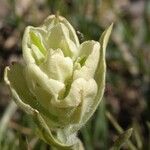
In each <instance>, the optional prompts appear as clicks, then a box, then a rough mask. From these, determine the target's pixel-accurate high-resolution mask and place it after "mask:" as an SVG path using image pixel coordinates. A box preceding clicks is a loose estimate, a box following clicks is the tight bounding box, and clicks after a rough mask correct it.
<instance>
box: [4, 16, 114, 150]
mask: <svg viewBox="0 0 150 150" xmlns="http://www.w3.org/2000/svg"><path fill="white" fill-rule="evenodd" d="M111 30H112V25H111V26H110V27H109V28H108V29H107V30H106V31H105V32H104V33H103V34H102V36H101V38H100V40H99V42H97V41H93V40H91V41H85V42H83V43H81V44H80V43H79V39H78V37H77V35H76V32H75V30H74V28H73V27H72V25H71V24H70V23H69V22H68V21H67V20H66V19H65V18H63V17H61V16H55V15H51V16H49V17H48V18H47V19H46V20H45V21H44V23H43V24H42V25H41V26H40V27H32V26H28V27H27V28H26V30H25V33H24V36H23V41H22V49H23V58H24V63H23V64H19V63H15V64H13V65H11V66H10V67H6V69H5V77H4V78H5V82H6V83H7V84H8V85H9V87H10V90H11V92H12V96H13V99H14V100H15V102H16V104H17V105H18V106H19V107H20V108H22V109H23V110H24V111H25V112H26V113H28V114H29V115H30V116H31V117H32V118H33V120H34V122H35V124H36V126H37V135H38V136H39V137H40V138H41V139H43V140H44V141H45V142H46V143H48V144H50V145H52V146H53V147H54V148H56V149H68V150H69V149H72V150H82V149H84V148H83V146H82V143H81V141H80V140H79V139H78V137H77V132H78V130H79V129H80V128H81V127H82V126H83V125H84V124H85V123H86V122H87V121H88V120H89V118H90V117H91V116H92V115H93V113H94V112H95V110H96V108H97V106H98V105H99V103H100V101H101V99H102V96H103V93H104V87H105V74H106V64H105V49H106V45H107V42H108V39H109V36H110V33H111Z"/></svg>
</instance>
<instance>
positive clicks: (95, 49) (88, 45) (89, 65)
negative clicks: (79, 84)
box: [73, 41, 100, 80]
mask: <svg viewBox="0 0 150 150" xmlns="http://www.w3.org/2000/svg"><path fill="white" fill-rule="evenodd" d="M99 56H100V44H99V43H98V42H95V41H87V42H84V43H82V44H81V47H80V55H79V57H80V59H81V60H79V62H78V63H80V65H81V69H77V70H75V71H74V76H73V79H74V80H75V79H77V78H84V79H86V80H89V79H90V78H93V77H94V74H95V71H96V68H97V65H98V62H99Z"/></svg>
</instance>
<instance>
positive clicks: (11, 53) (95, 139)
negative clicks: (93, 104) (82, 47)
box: [0, 0, 150, 150]
mask: <svg viewBox="0 0 150 150" xmlns="http://www.w3.org/2000/svg"><path fill="white" fill-rule="evenodd" d="M57 11H59V12H60V15H62V16H64V17H66V18H67V19H68V20H69V21H70V22H71V24H72V25H73V26H74V27H75V29H76V32H77V34H78V37H79V39H80V41H81V42H83V41H84V40H91V39H94V40H99V37H100V35H101V33H102V32H103V31H104V29H105V28H106V27H108V26H109V25H110V24H111V23H112V22H114V28H113V32H112V35H111V38H110V41H109V44H108V47H107V52H106V54H107V55H106V61H107V78H106V89H105V95H104V98H103V100H102V102H101V104H100V106H99V108H98V110H97V111H96V112H95V114H94V116H93V117H92V118H91V119H90V120H89V121H88V123H87V125H86V126H84V127H83V128H82V130H81V131H80V132H79V137H80V138H81V139H82V141H83V143H84V146H85V149H86V150H109V149H110V147H111V146H112V145H113V143H114V141H115V140H116V138H117V137H118V135H119V134H120V133H122V132H123V131H124V130H127V129H128V128H131V127H132V128H133V129H134V130H133V134H132V137H131V138H130V144H131V145H129V144H125V145H124V146H123V148H122V149H123V150H124V149H131V150H136V149H137V150H149V149H150V0H34V1H31V0H0V143H1V144H0V145H1V150H49V149H50V146H48V145H47V144H45V143H44V142H43V141H41V140H39V139H38V138H37V137H36V136H35V135H34V132H33V130H31V128H30V127H33V126H34V125H33V123H32V121H31V120H30V118H28V116H27V115H26V114H25V113H24V112H22V110H20V109H18V108H17V107H16V106H15V105H14V104H13V103H12V102H11V95H10V91H9V89H8V87H7V86H6V85H5V83H4V81H3V73H4V68H5V67H6V66H7V65H10V64H11V63H12V62H14V61H20V60H21V59H22V56H21V54H22V48H21V40H22V35H23V32H24V29H25V27H26V26H28V25H34V26H39V25H40V24H41V22H42V21H43V20H44V19H45V18H46V17H47V16H48V15H50V14H55V13H56V12H57Z"/></svg>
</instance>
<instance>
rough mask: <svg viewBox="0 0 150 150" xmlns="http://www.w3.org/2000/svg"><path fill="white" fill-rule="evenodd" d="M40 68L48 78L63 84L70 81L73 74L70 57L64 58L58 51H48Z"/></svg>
mask: <svg viewBox="0 0 150 150" xmlns="http://www.w3.org/2000/svg"><path fill="white" fill-rule="evenodd" d="M40 68H41V69H42V70H43V72H45V73H46V74H47V75H48V77H49V78H52V79H55V80H58V81H61V82H63V83H64V82H65V81H67V79H70V78H71V76H72V72H73V61H72V59H71V58H70V57H64V55H63V53H62V51H61V50H60V49H57V50H52V49H51V50H49V51H48V55H47V59H46V61H45V62H44V63H43V64H41V66H40Z"/></svg>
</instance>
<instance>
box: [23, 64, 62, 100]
mask: <svg viewBox="0 0 150 150" xmlns="http://www.w3.org/2000/svg"><path fill="white" fill-rule="evenodd" d="M25 75H26V80H27V84H28V88H29V89H30V90H31V92H32V93H34V94H35V95H36V92H35V87H36V86H39V87H41V88H43V90H45V91H47V92H49V94H50V95H52V96H54V97H55V98H57V97H58V94H59V93H60V92H61V91H62V90H64V88H65V85H64V84H63V83H62V82H59V81H57V80H54V79H49V78H48V76H47V75H46V74H45V73H44V72H42V70H41V69H40V68H39V67H38V66H37V65H35V64H29V65H27V66H26V68H25Z"/></svg>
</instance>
